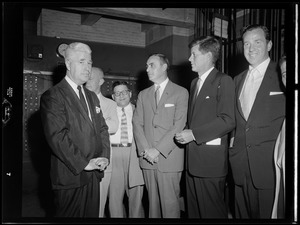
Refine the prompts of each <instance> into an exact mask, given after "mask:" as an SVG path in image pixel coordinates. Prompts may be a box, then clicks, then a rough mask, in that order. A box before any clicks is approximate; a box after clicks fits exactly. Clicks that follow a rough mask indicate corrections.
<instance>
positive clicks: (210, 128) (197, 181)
mask: <svg viewBox="0 0 300 225" xmlns="http://www.w3.org/2000/svg"><path fill="white" fill-rule="evenodd" d="M189 47H190V49H191V56H190V58H189V61H190V62H191V64H192V70H193V71H194V72H197V73H198V78H195V79H194V80H193V81H192V83H191V88H190V99H189V110H188V119H187V126H186V129H185V130H183V131H182V132H180V133H178V134H176V136H175V138H176V140H177V141H178V142H179V143H181V144H187V146H186V169H187V174H186V192H187V193H186V194H187V199H186V202H187V212H188V217H189V218H227V217H228V212H227V207H226V203H225V201H224V192H225V182H226V175H227V170H228V135H229V133H230V132H231V131H232V130H233V129H234V126H235V121H234V83H233V80H232V78H231V77H230V76H228V75H226V74H224V73H221V72H219V71H218V70H217V69H216V68H215V63H216V61H217V60H218V57H219V52H220V48H221V46H220V42H219V41H218V40H217V39H216V38H214V37H211V36H207V37H201V38H197V39H195V40H193V41H192V42H191V43H190V45H189Z"/></svg>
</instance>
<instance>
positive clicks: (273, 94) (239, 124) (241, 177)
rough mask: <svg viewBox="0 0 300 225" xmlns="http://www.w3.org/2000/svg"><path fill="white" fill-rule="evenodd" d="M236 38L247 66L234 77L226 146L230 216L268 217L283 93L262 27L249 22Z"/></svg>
mask: <svg viewBox="0 0 300 225" xmlns="http://www.w3.org/2000/svg"><path fill="white" fill-rule="evenodd" d="M242 38H243V46H244V56H245V58H246V60H247V61H248V63H249V68H248V69H247V70H245V71H243V72H242V73H241V74H239V75H238V76H236V77H235V79H234V82H235V90H236V95H235V97H236V99H235V116H236V129H235V131H234V133H235V134H234V141H233V146H232V148H231V149H230V151H229V160H230V164H231V168H232V173H233V178H234V183H235V215H236V217H237V218H242V219H270V218H271V212H272V205H273V202H274V196H275V168H274V163H273V156H274V147H275V143H276V139H277V137H278V134H279V132H280V129H281V127H282V123H283V120H284V118H285V95H284V93H283V90H282V85H281V80H280V75H279V74H278V71H277V64H276V63H274V62H272V61H271V59H270V57H269V51H270V50H271V48H272V41H271V40H270V35H269V31H268V29H267V28H266V27H265V26H260V25H249V26H247V27H245V28H244V30H243V32H242Z"/></svg>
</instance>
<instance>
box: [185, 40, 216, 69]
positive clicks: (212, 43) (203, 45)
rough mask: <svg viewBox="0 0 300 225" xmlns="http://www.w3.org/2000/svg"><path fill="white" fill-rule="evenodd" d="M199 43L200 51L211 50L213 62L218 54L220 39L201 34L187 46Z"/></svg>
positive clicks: (190, 46)
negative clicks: (201, 35)
mask: <svg viewBox="0 0 300 225" xmlns="http://www.w3.org/2000/svg"><path fill="white" fill-rule="evenodd" d="M195 45H199V51H200V52H202V53H207V52H211V54H212V56H213V57H212V63H213V64H215V63H216V61H217V60H218V59H219V56H220V49H221V44H220V41H219V40H218V39H217V38H215V37H214V36H203V37H199V38H196V39H194V40H192V41H191V43H190V44H189V48H190V49H191V48H192V47H194V46H195Z"/></svg>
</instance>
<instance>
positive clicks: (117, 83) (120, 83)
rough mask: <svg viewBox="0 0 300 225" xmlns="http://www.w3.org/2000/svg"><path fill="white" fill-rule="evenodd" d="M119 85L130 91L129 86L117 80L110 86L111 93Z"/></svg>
mask: <svg viewBox="0 0 300 225" xmlns="http://www.w3.org/2000/svg"><path fill="white" fill-rule="evenodd" d="M119 85H125V86H126V87H127V88H128V90H130V88H129V84H128V83H127V82H126V81H119V80H117V81H115V82H114V83H113V84H112V91H113V92H114V89H115V87H116V86H119Z"/></svg>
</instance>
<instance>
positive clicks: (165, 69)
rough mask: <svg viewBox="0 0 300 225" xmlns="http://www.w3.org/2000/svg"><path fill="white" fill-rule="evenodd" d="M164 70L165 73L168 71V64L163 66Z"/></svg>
mask: <svg viewBox="0 0 300 225" xmlns="http://www.w3.org/2000/svg"><path fill="white" fill-rule="evenodd" d="M163 69H164V71H167V64H166V63H164V64H163Z"/></svg>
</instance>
